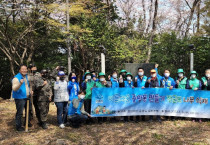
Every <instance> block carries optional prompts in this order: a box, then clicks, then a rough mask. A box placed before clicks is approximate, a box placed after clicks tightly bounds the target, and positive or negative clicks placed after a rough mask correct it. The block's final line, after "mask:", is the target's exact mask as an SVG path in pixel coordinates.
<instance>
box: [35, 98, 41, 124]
mask: <svg viewBox="0 0 210 145" xmlns="http://www.w3.org/2000/svg"><path fill="white" fill-rule="evenodd" d="M33 104H34V108H35V114H36V118H37V119H38V121H39V122H41V119H40V112H39V107H38V99H37V97H36V96H34V97H33Z"/></svg>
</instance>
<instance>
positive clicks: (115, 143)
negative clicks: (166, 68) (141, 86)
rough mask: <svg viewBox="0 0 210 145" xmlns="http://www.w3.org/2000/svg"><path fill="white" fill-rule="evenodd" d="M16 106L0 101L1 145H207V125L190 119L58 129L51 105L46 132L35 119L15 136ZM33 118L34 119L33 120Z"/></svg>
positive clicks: (209, 141)
mask: <svg viewBox="0 0 210 145" xmlns="http://www.w3.org/2000/svg"><path fill="white" fill-rule="evenodd" d="M15 113H16V108H15V102H14V101H10V100H3V99H0V145H10V144H17V145H19V144H25V145H44V144H52V145H55V144H71V145H74V144H81V145H82V144H93V145H101V144H102V145H121V144H123V145H124V144H128V145H130V144H132V145H133V144H134V145H135V144H149V145H150V144H151V145H153V144H155V145H157V144H170V145H182V144H193V145H199V144H202V145H203V144H210V122H207V121H205V122H202V123H199V122H192V121H191V120H190V119H187V120H177V121H163V122H162V123H158V122H152V123H148V122H142V121H140V122H138V123H136V122H128V123H124V122H121V121H118V122H109V121H108V122H104V123H102V124H98V123H93V124H91V125H86V124H84V125H82V126H81V127H80V128H71V127H66V128H64V129H60V128H59V127H58V126H57V119H56V106H55V105H53V104H51V105H50V112H49V115H48V123H49V128H48V129H47V130H43V129H42V128H41V127H39V126H38V124H37V120H36V119H34V121H33V124H34V125H33V127H31V128H29V131H28V132H17V131H16V129H15V122H14V117H15ZM34 118H35V117H34Z"/></svg>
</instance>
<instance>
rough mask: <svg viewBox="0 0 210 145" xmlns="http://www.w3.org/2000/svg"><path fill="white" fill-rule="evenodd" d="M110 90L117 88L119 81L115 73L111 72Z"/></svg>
mask: <svg viewBox="0 0 210 145" xmlns="http://www.w3.org/2000/svg"><path fill="white" fill-rule="evenodd" d="M110 82H111V88H119V81H118V78H117V71H113V73H112V77H111V78H110Z"/></svg>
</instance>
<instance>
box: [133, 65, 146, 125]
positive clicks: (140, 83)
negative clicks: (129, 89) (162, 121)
mask: <svg viewBox="0 0 210 145" xmlns="http://www.w3.org/2000/svg"><path fill="white" fill-rule="evenodd" d="M146 82H147V76H145V75H144V69H143V68H141V67H139V68H138V75H137V76H136V77H135V83H134V87H138V88H142V89H144V88H145V84H146ZM130 120H133V117H132V116H131V117H130ZM138 121H139V116H136V122H138ZM142 121H145V116H142Z"/></svg>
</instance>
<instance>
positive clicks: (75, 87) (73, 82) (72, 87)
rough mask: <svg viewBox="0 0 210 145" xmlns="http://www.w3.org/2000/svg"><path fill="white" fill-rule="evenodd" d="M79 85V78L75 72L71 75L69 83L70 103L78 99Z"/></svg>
mask: <svg viewBox="0 0 210 145" xmlns="http://www.w3.org/2000/svg"><path fill="white" fill-rule="evenodd" d="M79 90H80V88H79V83H78V82H77V76H76V74H75V73H74V72H72V73H70V75H69V82H68V92H69V101H72V100H73V99H74V98H77V97H78V92H79Z"/></svg>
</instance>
